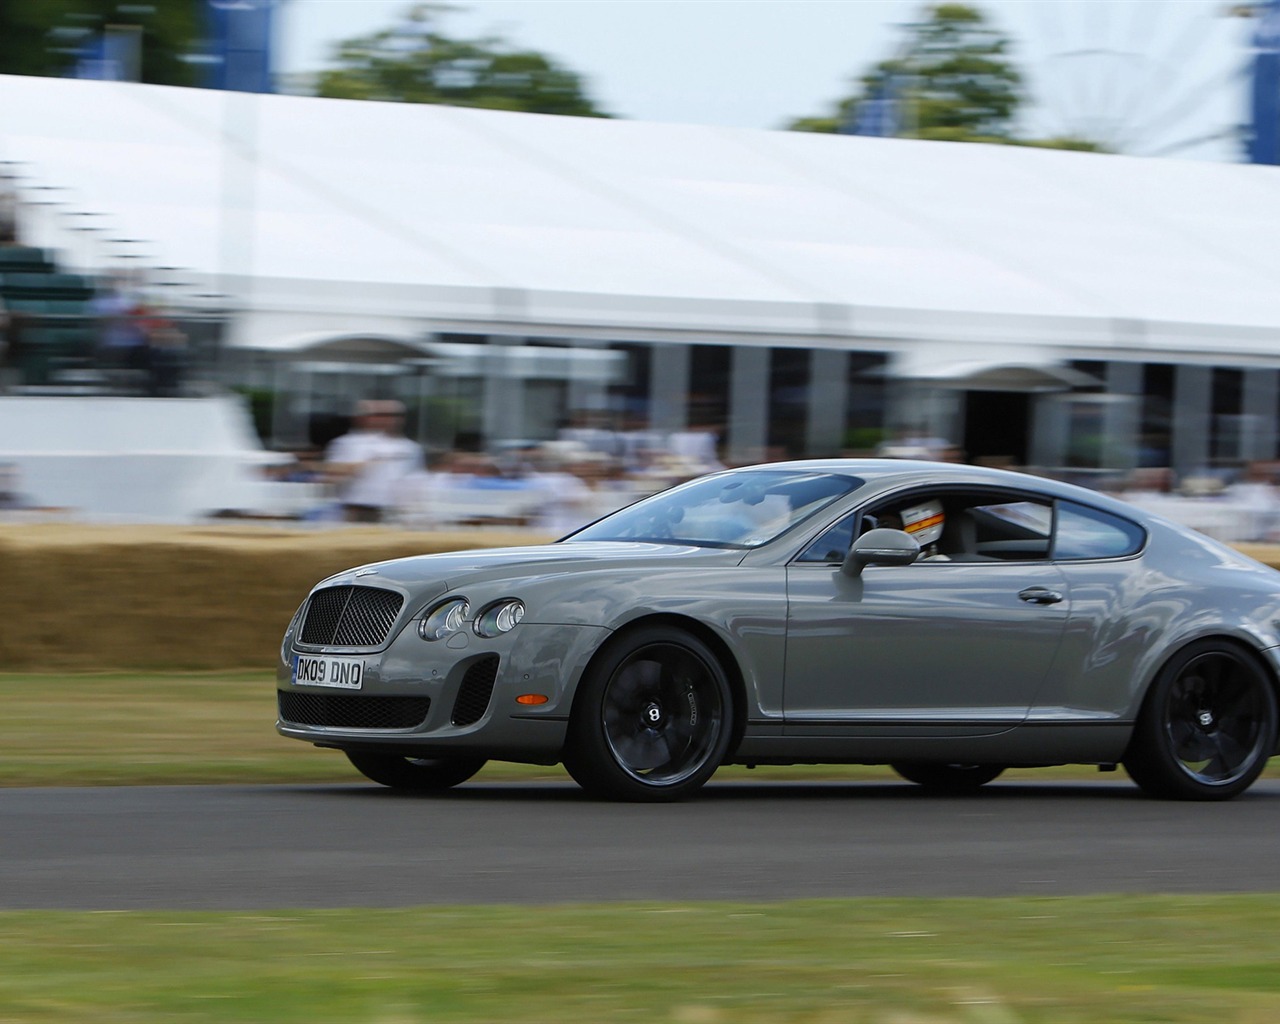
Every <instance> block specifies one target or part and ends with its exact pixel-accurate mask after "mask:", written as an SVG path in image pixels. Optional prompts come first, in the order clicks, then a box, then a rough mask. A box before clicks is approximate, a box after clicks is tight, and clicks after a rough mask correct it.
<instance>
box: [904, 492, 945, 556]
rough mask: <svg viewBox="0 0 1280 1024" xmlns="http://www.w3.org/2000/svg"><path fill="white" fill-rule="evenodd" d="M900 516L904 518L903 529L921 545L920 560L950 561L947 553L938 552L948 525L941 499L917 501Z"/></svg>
mask: <svg viewBox="0 0 1280 1024" xmlns="http://www.w3.org/2000/svg"><path fill="white" fill-rule="evenodd" d="M898 516H899V517H900V518H901V520H902V529H903V530H904V531H905V532H906V533H907V534H909V535H910V536H911V537H912V538H914V540H915V542H916V543H917V544H919V545H920V557H919V559H918V561H922V562H923V561H927V560H933V561H942V562H948V561H950V559H949V558H947V556H946V555H942V554H939V553H938V541H939V539H940V538H941V537H942V528H943V526H945V525H946V515H945V513H944V512H943V509H942V502H941V501H939V500H938V499H936V498H934V499H932V500H929V501H921V502H917V503H916V504H914V505H910V506H908V507H906V508H904V509H902V510H901V511H899V513H898Z"/></svg>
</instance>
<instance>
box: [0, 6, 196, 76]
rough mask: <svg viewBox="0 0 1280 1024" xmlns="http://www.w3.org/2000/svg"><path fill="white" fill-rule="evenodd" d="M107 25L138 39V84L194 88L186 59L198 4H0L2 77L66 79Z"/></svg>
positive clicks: (194, 72)
mask: <svg viewBox="0 0 1280 1024" xmlns="http://www.w3.org/2000/svg"><path fill="white" fill-rule="evenodd" d="M108 25H112V26H129V27H131V28H136V30H137V31H138V32H139V33H140V36H141V68H140V71H141V75H140V77H141V80H142V81H144V82H153V83H156V84H159V85H194V84H195V83H196V78H197V73H196V69H195V66H194V65H193V64H191V63H190V62H189V61H188V60H187V57H188V55H189V54H190V53H191V51H192V48H193V44H194V43H195V41H196V40H197V39H198V37H199V35H200V9H199V3H198V0H164V2H163V3H161V2H156V0H153V2H152V3H147V4H140V3H128V2H123V0H0V74H5V75H45V76H51V77H59V76H62V75H66V74H68V73H69V72H70V71H71V69H72V68H73V67H74V66H75V63H76V60H77V59H78V51H79V50H80V48H81V47H82V46H83V45H84V43H85V42H86V40H88V39H90V38H92V37H93V36H95V35H97V34H99V33H101V32H102V30H103V29H104V27H105V26H108Z"/></svg>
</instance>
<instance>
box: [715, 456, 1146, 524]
mask: <svg viewBox="0 0 1280 1024" xmlns="http://www.w3.org/2000/svg"><path fill="white" fill-rule="evenodd" d="M761 469H774V470H786V471H791V472H796V471H800V472H811V473H838V474H840V475H842V476H852V477H858V478H859V479H861V480H864V481H865V482H866V483H867V484H869V485H872V489H873V490H876V491H879V490H884V489H887V488H890V487H898V486H901V487H910V486H913V485H921V486H928V485H930V484H936V485H941V486H947V487H966V486H967V487H1002V488H1006V489H1011V490H1023V491H1032V492H1035V493H1038V494H1044V495H1047V496H1049V497H1054V498H1063V499H1066V500H1070V501H1076V502H1079V503H1081V504H1083V505H1091V506H1093V507H1094V508H1099V509H1104V510H1108V511H1112V512H1115V513H1117V514H1119V515H1123V516H1125V517H1127V518H1129V519H1139V520H1146V519H1148V518H1149V516H1147V515H1146V514H1145V513H1143V512H1142V511H1141V510H1140V509H1138V508H1135V507H1134V506H1132V505H1129V504H1127V503H1126V502H1123V501H1120V500H1118V499H1116V498H1112V497H1110V496H1108V495H1106V494H1103V493H1102V492H1100V491H1091V490H1089V489H1088V488H1086V487H1079V486H1077V485H1075V484H1068V483H1063V482H1061V481H1059V480H1052V479H1050V478H1048V477H1041V476H1035V475H1033V474H1030V473H1015V472H1013V471H1011V470H1007V469H991V468H988V467H986V466H970V465H966V464H963V463H957V462H924V461H918V460H915V459H799V460H795V461H792V462H770V463H765V464H762V465H757V466H743V467H740V468H739V469H736V470H730V472H743V471H751V470H761Z"/></svg>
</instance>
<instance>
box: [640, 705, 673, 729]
mask: <svg viewBox="0 0 1280 1024" xmlns="http://www.w3.org/2000/svg"><path fill="white" fill-rule="evenodd" d="M666 720H667V716H666V713H665V712H664V711H663V710H662V705H661V704H659V703H658V702H657V701H650V702H649V703H648V704H646V705H645V706H644V710H642V711H641V712H640V721H641V722H643V723H644V725H645V727H646V728H648V729H660V728H662V724H663V722H665V721H666Z"/></svg>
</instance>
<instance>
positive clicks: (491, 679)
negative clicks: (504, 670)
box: [449, 654, 499, 725]
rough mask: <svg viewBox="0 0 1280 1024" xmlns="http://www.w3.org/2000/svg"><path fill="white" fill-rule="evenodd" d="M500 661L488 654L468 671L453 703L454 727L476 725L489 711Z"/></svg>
mask: <svg viewBox="0 0 1280 1024" xmlns="http://www.w3.org/2000/svg"><path fill="white" fill-rule="evenodd" d="M498 661H499V658H498V656H497V655H496V654H487V655H485V656H484V657H483V658H481V659H480V660H479V661H477V662H476V663H475V664H474V665H472V666H471V667H470V668H469V669H467V674H466V675H464V676H463V677H462V685H461V686H459V687H458V697H457V699H456V700H455V701H454V702H453V714H452V715H450V716H449V721H450V722H452V723H453V724H454V725H475V724H476V722H478V721H480V719H482V718H483V717H484V713H485V712H486V711H488V710H489V700H490V698H492V697H493V684H494V683H495V682H496V681H497V679H498Z"/></svg>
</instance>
